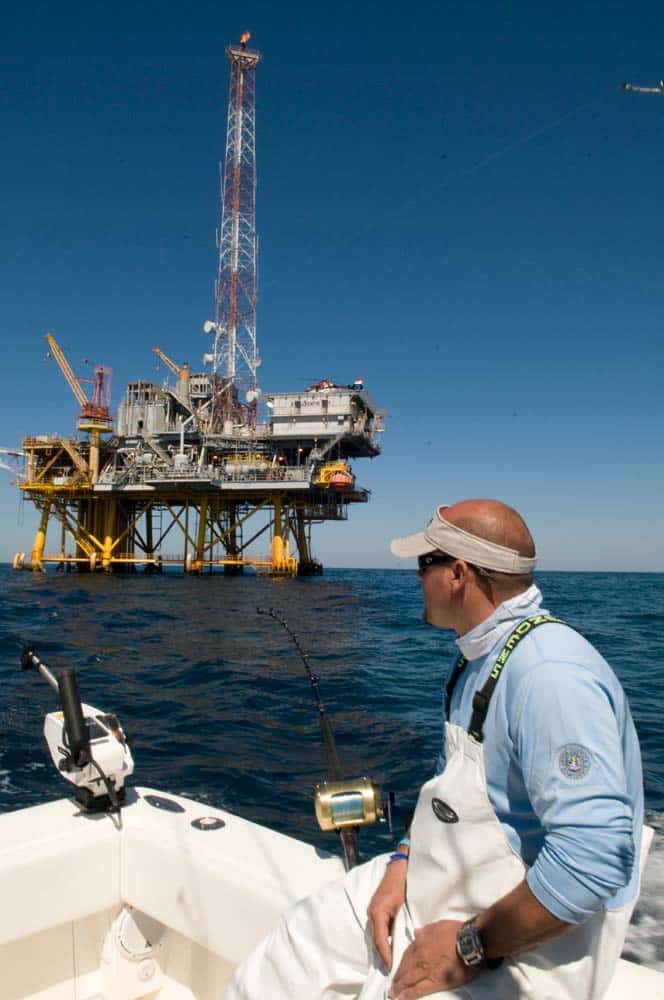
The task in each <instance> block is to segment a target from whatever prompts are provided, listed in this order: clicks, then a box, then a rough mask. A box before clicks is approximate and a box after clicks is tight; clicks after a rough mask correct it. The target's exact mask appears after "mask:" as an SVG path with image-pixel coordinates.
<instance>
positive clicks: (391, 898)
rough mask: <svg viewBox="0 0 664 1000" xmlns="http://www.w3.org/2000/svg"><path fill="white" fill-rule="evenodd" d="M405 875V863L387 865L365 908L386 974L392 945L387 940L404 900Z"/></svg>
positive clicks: (390, 963) (375, 945)
mask: <svg viewBox="0 0 664 1000" xmlns="http://www.w3.org/2000/svg"><path fill="white" fill-rule="evenodd" d="M407 874H408V862H407V861H403V860H399V861H394V862H393V863H392V864H391V865H388V866H387V870H386V871H385V874H384V875H383V878H382V881H381V883H380V885H379V886H378V888H377V889H376V891H375V892H374V894H373V896H372V897H371V902H370V903H369V906H368V908H367V916H368V917H369V927H370V929H371V937H372V938H373V943H374V947H375V949H376V951H377V952H378V954H379V955H380V957H381V958H382V960H383V963H384V964H385V968H386V969H387V971H388V972H389V971H390V969H391V968H392V945H391V944H390V941H389V938H390V936H391V934H392V927H393V926H394V918H395V917H396V915H397V913H398V912H399V910H400V909H401V907H402V906H403V904H404V901H405V899H406V876H407Z"/></svg>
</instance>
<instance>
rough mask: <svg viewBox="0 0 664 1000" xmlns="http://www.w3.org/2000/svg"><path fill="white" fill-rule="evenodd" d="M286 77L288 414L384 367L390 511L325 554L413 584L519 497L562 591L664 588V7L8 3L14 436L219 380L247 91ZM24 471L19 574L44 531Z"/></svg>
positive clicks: (263, 153) (270, 366)
mask: <svg viewBox="0 0 664 1000" xmlns="http://www.w3.org/2000/svg"><path fill="white" fill-rule="evenodd" d="M245 27H248V28H249V29H250V30H251V31H252V33H253V37H252V41H251V44H252V45H255V46H256V47H257V48H259V49H260V50H261V51H262V53H263V61H262V62H261V64H260V65H259V67H258V70H257V123H258V143H257V144H258V169H259V187H258V214H257V217H258V229H259V234H260V298H259V309H258V338H259V346H260V349H261V354H262V357H263V367H262V368H261V376H262V382H263V388H264V390H265V391H285V390H292V389H299V388H303V387H304V386H306V385H307V384H309V383H310V382H311V381H312V380H314V379H318V378H321V377H331V378H335V379H337V380H338V381H341V382H347V381H349V380H351V379H352V378H354V377H355V376H362V377H364V379H365V381H366V385H367V388H368V389H369V390H370V391H371V393H372V394H373V396H374V398H375V399H376V401H377V402H378V403H379V404H380V405H381V406H383V407H384V408H385V409H387V410H388V411H389V412H390V413H391V414H392V418H391V420H390V421H388V429H387V432H386V434H385V435H384V452H383V454H382V455H381V456H380V457H379V458H377V459H375V460H374V461H371V462H369V461H364V462H359V461H358V462H357V463H356V465H355V471H356V473H357V475H358V479H359V481H360V482H361V483H362V484H363V485H365V486H367V487H368V488H370V489H371V490H372V491H373V499H372V502H371V503H370V504H369V505H367V506H366V507H357V508H355V509H354V510H352V512H351V518H350V521H349V522H348V523H346V524H339V525H326V526H324V527H322V528H319V529H318V530H317V533H316V535H315V550H316V554H317V555H318V556H319V557H320V558H321V559H322V560H323V562H325V563H327V564H328V565H342V566H343V565H346V566H352V565H356V566H362V565H365V566H392V565H398V563H397V561H396V560H394V559H393V558H392V557H391V556H390V555H389V553H388V552H387V542H388V540H389V539H390V538H391V537H394V536H395V535H400V534H405V533H408V532H409V531H411V530H419V528H420V527H421V526H422V524H423V523H424V521H425V520H426V519H428V517H429V515H430V513H431V510H432V509H433V507H434V506H435V504H436V503H437V502H441V501H453V500H455V499H460V498H463V497H468V496H496V497H499V498H501V499H505V500H507V501H508V502H511V503H513V504H514V505H515V506H516V507H517V508H518V509H519V510H521V511H522V513H523V514H524V515H525V517H526V519H527V520H528V521H529V523H530V525H531V528H532V530H533V533H534V535H535V537H536V541H537V542H538V548H539V550H540V555H541V566H542V568H544V569H615V570H620V569H627V570H640V569H643V570H664V515H663V501H662V498H663V496H664V475H663V471H662V468H663V466H662V438H663V420H662V395H663V394H662V371H663V368H664V349H663V342H664V332H663V330H664V322H663V321H664V283H663V282H662V263H663V257H664V251H663V245H664V241H663V236H662V215H663V208H662V205H663V197H662V196H663V186H664V134H663V125H664V97H657V96H645V95H644V96H638V95H634V94H626V93H623V92H622V91H621V89H620V85H621V83H622V81H623V80H633V81H637V82H641V83H645V84H655V83H656V82H657V81H658V80H659V79H660V78H661V77H662V76H664V46H663V42H664V7H662V6H661V5H658V4H653V3H652V2H648V3H644V2H633V3H630V4H627V3H624V2H623V3H607V2H602V3H601V4H600V3H585V4H584V3H582V4H578V3H574V4H572V3H563V4H560V3H556V4H550V5H542V4H532V3H528V4H526V3H510V2H507V3H505V4H497V3H489V2H486V0H485V2H476V3H466V4H459V3H447V2H438V3H434V2H424V0H414V2H413V3H410V4H393V3H390V2H383V3H380V4H379V3H374V2H359V3H358V2H354V3H348V2H345V0H342V2H336V3H334V4H330V5H315V4H310V3H306V4H305V3H292V2H291V3H289V2H285V3H280V4H274V3H272V2H270V3H268V2H251V0H247V2H245V3H242V4H239V3H222V4H219V3H207V2H199V0H192V2H190V3H186V4H184V3H178V2H174V3H171V4H163V3H160V4H157V3H154V2H145V3H139V4H134V3H132V4H128V3H124V2H119V3H115V4H113V5H110V6H109V5H107V4H99V3H94V2H93V3H85V4H84V3H79V2H71V3H64V4H58V5H52V4H45V3H33V2H26V3H24V4H21V5H16V6H15V8H14V10H6V11H5V13H4V15H3V31H2V37H0V58H1V60H2V70H3V76H4V86H3V88H2V93H1V94H0V102H1V107H2V155H1V156H0V192H1V193H2V199H3V203H4V205H3V213H2V214H3V220H4V226H3V255H2V257H3V264H2V269H1V270H0V282H1V295H0V323H1V330H2V344H3V354H4V364H3V387H2V393H1V394H0V416H1V424H2V440H0V444H1V445H4V446H5V447H16V446H18V445H20V442H21V439H22V437H23V436H24V434H26V433H46V432H55V431H58V432H71V431H73V429H74V424H75V418H76V404H75V401H74V399H73V396H72V395H71V393H70V391H69V389H68V388H67V386H66V385H65V383H64V381H63V379H62V377H61V376H60V373H59V372H58V370H57V368H56V366H55V364H54V362H53V361H52V360H51V361H47V360H44V355H45V343H44V339H43V337H44V334H45V332H46V331H47V330H52V331H53V332H54V333H55V335H56V337H57V338H58V340H59V342H60V343H61V345H62V346H63V348H64V349H65V351H66V352H67V354H68V356H69V358H70V361H71V362H72V365H73V367H74V368H75V370H76V371H77V372H79V373H82V372H83V371H84V369H85V367H86V366H85V364H84V363H83V359H85V358H87V359H90V361H91V362H102V363H105V364H107V365H110V366H111V367H112V368H113V372H114V374H113V407H114V408H115V407H117V403H118V400H119V399H120V397H121V395H122V393H123V391H124V386H125V384H126V383H127V382H128V381H130V380H132V379H136V378H139V377H142V378H155V379H156V380H158V381H160V380H161V379H162V378H163V377H164V376H165V374H166V372H165V371H164V369H163V368H162V369H161V370H160V372H156V371H155V367H154V355H153V354H152V353H151V348H152V347H154V346H156V345H159V346H160V347H161V348H162V349H163V350H164V351H166V352H167V353H168V354H170V355H171V356H172V357H174V358H175V359H176V360H179V361H183V360H188V361H189V362H190V363H191V364H192V365H193V366H195V367H198V366H199V364H200V361H201V358H202V354H203V353H204V351H205V350H206V349H207V347H208V338H207V337H206V336H205V335H204V334H203V332H202V323H203V321H204V320H206V319H208V318H209V317H210V316H211V315H212V311H213V283H214V275H215V269H216V249H215V239H214V233H215V227H216V225H217V220H218V214H219V183H218V161H219V160H220V159H221V158H222V156H223V146H224V130H225V111H226V100H227V88H228V72H227V60H226V58H225V56H224V48H225V45H226V44H227V43H228V42H229V41H236V40H237V39H238V38H239V34H240V32H241V31H242V30H243V29H244V28H245ZM0 475H2V476H3V478H2V479H1V480H0V559H9V558H11V556H12V554H13V553H14V552H15V551H16V550H18V549H28V551H29V549H30V546H31V543H32V536H33V532H34V525H35V518H34V514H33V513H32V509H31V508H30V507H29V506H28V505H25V507H24V508H23V507H22V505H21V504H20V503H19V501H18V500H17V495H16V494H17V491H16V490H15V488H13V487H11V486H10V477H9V475H8V474H6V473H1V474H0Z"/></svg>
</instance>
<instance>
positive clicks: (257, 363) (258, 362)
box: [254, 354, 263, 368]
mask: <svg viewBox="0 0 664 1000" xmlns="http://www.w3.org/2000/svg"><path fill="white" fill-rule="evenodd" d="M262 364H263V361H262V360H261V357H260V355H259V354H257V355H256V357H255V358H254V368H260V366H261V365H262Z"/></svg>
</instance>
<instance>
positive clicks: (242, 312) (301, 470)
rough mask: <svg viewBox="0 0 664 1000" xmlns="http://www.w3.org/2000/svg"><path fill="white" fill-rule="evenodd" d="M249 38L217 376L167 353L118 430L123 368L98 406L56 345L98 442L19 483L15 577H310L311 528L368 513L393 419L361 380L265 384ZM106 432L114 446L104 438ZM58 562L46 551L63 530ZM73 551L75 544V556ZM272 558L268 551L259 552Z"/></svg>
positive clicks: (81, 423) (226, 209)
mask: <svg viewBox="0 0 664 1000" xmlns="http://www.w3.org/2000/svg"><path fill="white" fill-rule="evenodd" d="M248 41H249V34H248V32H245V34H244V35H243V36H242V38H241V39H240V43H239V45H230V46H229V47H228V48H227V49H226V55H227V56H228V60H229V64H230V92H229V100H228V116H227V134H226V155H225V160H224V165H223V171H222V182H221V200H222V207H221V225H220V229H219V239H218V260H217V274H216V284H215V314H214V320H208V321H207V322H206V323H205V324H204V325H203V330H204V331H205V333H206V334H207V335H211V336H212V343H210V342H209V341H208V343H207V348H206V353H205V355H204V357H203V366H204V370H200V369H199V370H198V371H197V370H195V369H194V368H190V366H189V364H188V363H187V362H182V363H180V364H178V363H176V362H175V361H173V360H172V358H171V357H169V355H168V354H166V353H164V351H162V349H161V348H160V347H155V348H153V351H154V353H155V354H156V355H157V357H158V358H159V359H160V361H161V362H162V363H163V364H164V365H165V366H166V368H167V370H168V372H169V373H170V375H169V376H168V378H170V379H171V381H170V382H169V381H165V382H164V383H163V384H162V385H157V384H156V383H155V382H152V381H144V380H139V381H136V382H130V383H129V385H128V386H127V389H126V393H125V397H124V399H123V400H122V401H121V402H120V404H119V406H118V416H117V422H116V423H115V424H114V423H113V421H112V419H111V415H110V410H109V399H108V386H109V381H108V375H109V371H108V369H102V368H97V369H96V370H95V379H94V389H93V392H92V398H91V399H88V396H87V395H86V394H85V392H84V391H83V389H82V387H81V384H80V383H81V381H82V380H81V379H80V378H77V377H76V376H75V375H74V373H73V371H72V370H71V368H70V366H69V364H68V362H67V360H66V358H65V357H64V355H63V354H62V352H61V351H60V349H59V347H58V345H57V344H56V342H55V341H54V340H53V338H49V346H50V348H51V352H52V354H53V356H54V357H55V358H56V360H57V361H58V364H59V365H60V369H61V371H62V373H63V374H64V376H65V378H66V379H67V381H68V382H69V385H70V387H71V389H72V391H73V393H74V395H75V396H76V399H77V401H78V403H79V405H80V411H79V417H78V423H77V429H78V430H79V431H82V432H83V433H84V434H85V435H87V437H86V438H85V440H79V438H78V437H62V436H60V435H48V434H47V435H37V436H32V437H27V438H26V439H25V440H24V443H23V448H24V452H25V454H26V457H27V463H26V465H27V470H26V472H25V474H24V475H23V476H21V477H20V479H19V482H18V485H19V488H20V489H21V491H22V492H23V495H24V496H25V497H28V498H29V499H30V500H31V501H32V502H33V503H34V505H35V507H36V508H37V509H38V510H39V511H40V514H41V517H40V521H39V528H38V530H37V534H36V537H35V542H34V545H33V549H32V555H31V557H30V559H29V560H28V561H27V562H26V560H25V555H24V554H23V553H18V554H17V556H16V557H15V560H14V567H15V568H16V569H21V568H29V569H33V570H42V569H43V568H44V567H45V565H46V564H48V563H56V564H58V565H59V567H60V568H61V569H66V570H70V569H77V570H78V571H79V572H81V571H82V572H89V571H95V570H104V571H106V572H109V573H110V572H118V571H124V572H133V571H135V570H136V569H137V568H138V567H141V568H142V569H143V570H144V571H145V572H155V571H159V570H160V569H161V568H162V567H163V566H164V565H169V564H172V565H179V566H181V567H182V568H183V569H184V571H185V572H187V573H202V572H210V573H211V572H213V570H216V569H222V570H223V571H224V572H225V573H228V574H235V573H241V572H243V570H244V569H245V567H252V568H253V569H254V570H256V572H265V573H269V574H271V575H273V576H280V575H281V576H292V575H294V574H296V573H298V574H301V575H306V574H310V573H317V572H320V571H321V569H322V567H321V566H320V563H318V562H317V560H316V559H315V558H314V557H313V554H312V548H311V529H312V525H314V524H320V523H322V522H324V521H343V520H346V519H347V517H348V508H349V506H350V504H351V503H366V502H367V501H368V499H369V493H368V491H367V490H365V489H362V488H361V487H359V486H357V485H356V480H355V475H354V473H353V471H352V469H351V465H350V461H351V459H357V458H373V457H375V456H376V455H378V454H380V450H381V449H380V445H379V443H378V441H379V439H378V435H379V434H380V433H381V432H382V430H383V425H382V418H383V417H384V416H385V414H384V413H382V412H381V411H380V410H379V409H378V408H377V407H376V405H375V403H374V401H373V400H372V398H371V396H370V395H369V394H368V392H367V391H366V389H365V387H364V382H363V379H361V378H356V379H354V380H352V381H349V382H348V383H347V384H345V385H339V384H337V383H336V382H334V381H332V380H330V379H329V378H324V379H321V380H320V381H318V382H315V383H314V384H313V385H310V386H308V387H307V388H306V389H304V388H303V389H300V390H296V391H293V392H266V394H265V396H264V397H263V396H262V394H261V390H260V389H259V386H258V381H257V377H256V373H257V369H258V367H259V365H260V358H259V355H258V350H257V346H256V292H257V279H256V257H257V253H256V248H257V240H256V210H255V206H256V128H255V124H256V117H255V71H256V66H257V64H258V62H259V60H260V53H258V52H256V51H255V50H253V49H249V48H247V42H248ZM104 434H106V437H103V435H104ZM52 520H56V521H57V522H59V526H60V544H59V549H58V550H57V551H56V553H53V554H50V555H49V554H47V553H46V549H45V543H46V536H47V529H48V525H49V522H51V521H52ZM72 543H73V544H72ZM257 545H261V546H262V549H257Z"/></svg>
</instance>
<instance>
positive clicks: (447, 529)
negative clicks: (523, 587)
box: [390, 504, 537, 573]
mask: <svg viewBox="0 0 664 1000" xmlns="http://www.w3.org/2000/svg"><path fill="white" fill-rule="evenodd" d="M447 506H448V505H447V504H443V506H442V507H439V508H438V510H437V511H436V513H435V514H434V516H433V517H432V518H431V520H430V521H429V523H428V524H427V526H426V528H425V529H424V531H420V532H418V533H417V534H416V535H407V536H406V537H405V538H395V539H394V541H393V542H390V550H391V551H392V553H393V554H394V555H395V556H399V558H401V559H407V558H411V557H413V556H423V555H425V554H426V553H427V552H435V551H440V552H444V553H445V554H446V555H449V556H454V557H455V558H456V559H465V561H466V562H469V563H473V565H475V566H480V567H481V568H482V569H493V570H496V572H498V573H532V571H533V570H534V569H535V566H536V565H537V556H532V557H530V556H521V555H519V553H518V552H517V551H516V550H515V549H509V548H507V546H505V545H497V544H496V543H495V542H489V541H487V540H486V538H480V537H479V535H471V533H470V532H469V531H464V530H463V528H457V526H456V525H455V524H451V523H450V522H449V521H446V520H445V518H444V517H443V515H442V512H443V511H444V510H445V508H446V507H447Z"/></svg>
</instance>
